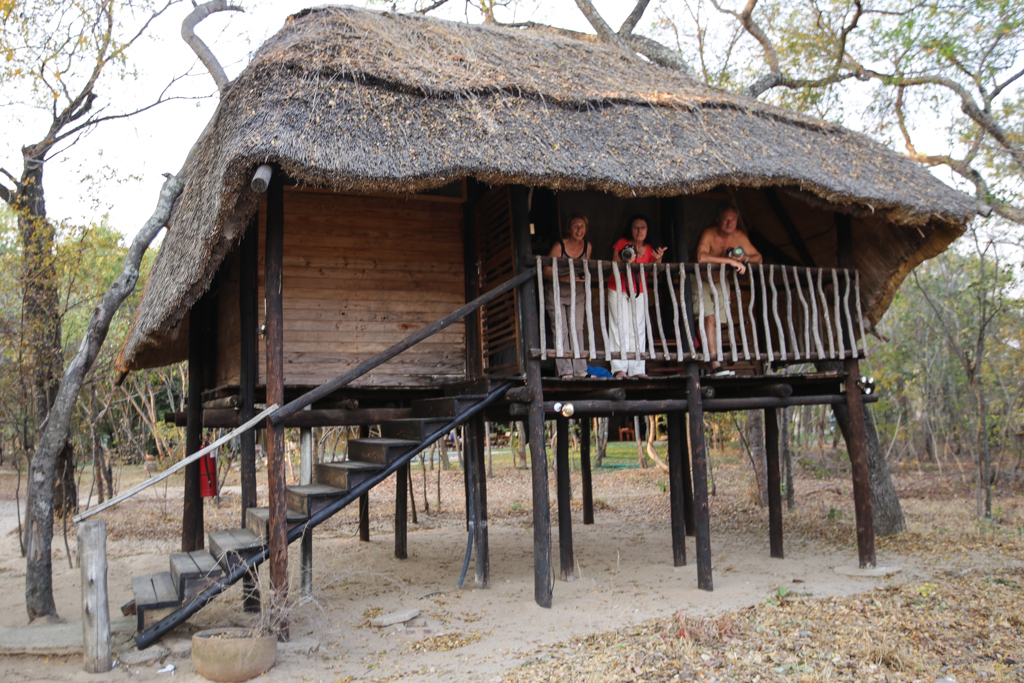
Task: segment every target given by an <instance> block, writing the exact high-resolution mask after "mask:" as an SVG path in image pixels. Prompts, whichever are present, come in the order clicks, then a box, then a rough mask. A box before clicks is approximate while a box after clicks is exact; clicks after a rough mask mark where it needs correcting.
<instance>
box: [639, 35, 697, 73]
mask: <svg viewBox="0 0 1024 683" xmlns="http://www.w3.org/2000/svg"><path fill="white" fill-rule="evenodd" d="M626 42H627V43H628V44H629V46H630V47H631V48H633V49H634V50H635V51H637V52H639V53H640V54H642V55H643V56H644V57H647V59H649V60H651V61H652V62H654V63H655V64H658V65H659V66H663V67H665V68H667V69H673V70H675V71H682V72H683V73H684V74H686V75H687V76H690V77H691V78H697V74H696V73H695V72H694V70H693V67H692V66H690V64H689V62H687V61H686V60H685V59H683V56H682V55H681V54H679V53H678V52H676V51H675V50H672V49H670V48H667V47H665V46H664V45H662V44H661V43H659V42H658V41H656V40H651V39H650V38H648V37H647V36H641V35H638V34H636V33H630V34H629V36H628V37H627V38H626Z"/></svg>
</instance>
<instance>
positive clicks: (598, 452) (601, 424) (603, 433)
mask: <svg viewBox="0 0 1024 683" xmlns="http://www.w3.org/2000/svg"><path fill="white" fill-rule="evenodd" d="M595 419H596V420H597V429H595V430H594V433H595V434H596V435H597V439H596V441H597V444H596V445H595V447H594V467H600V466H601V465H602V464H603V463H604V456H605V454H606V453H607V451H608V418H607V417H598V418H595Z"/></svg>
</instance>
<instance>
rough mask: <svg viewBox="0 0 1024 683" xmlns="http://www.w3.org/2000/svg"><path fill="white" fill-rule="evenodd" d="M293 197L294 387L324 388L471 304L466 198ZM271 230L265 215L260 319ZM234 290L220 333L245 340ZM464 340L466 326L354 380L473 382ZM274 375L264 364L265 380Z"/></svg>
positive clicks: (290, 346) (290, 303) (289, 287)
mask: <svg viewBox="0 0 1024 683" xmlns="http://www.w3.org/2000/svg"><path fill="white" fill-rule="evenodd" d="M284 203H285V231H284V232H285V235H284V292H283V297H284V321H285V328H284V354H285V364H284V367H285V384H286V385H287V386H315V385H319V384H322V383H323V382H325V381H327V380H329V379H332V378H334V377H336V376H338V375H341V374H343V373H344V372H346V371H348V370H350V369H351V368H353V367H355V366H356V365H358V364H359V363H361V362H362V361H364V360H366V359H368V358H370V357H371V356H373V355H374V354H376V353H379V352H381V351H383V350H385V349H387V348H388V347H390V346H391V345H393V344H395V343H396V342H399V341H401V340H402V339H404V338H405V337H407V336H409V335H410V334H412V333H413V332H415V331H416V330H417V329H420V328H422V327H424V326H426V325H428V324H430V323H432V322H434V321H435V320H437V319H438V318H441V317H443V316H445V315H446V314H448V313H450V312H452V311H453V310H455V309H456V308H458V307H459V306H461V305H462V304H463V303H465V275H464V268H463V248H462V203H461V201H453V200H452V199H449V198H433V197H431V198H419V197H416V198H405V197H365V196H351V195H343V194H335V193H331V192H327V191H320V190H310V189H303V188H285V202H284ZM264 230H265V224H264V221H263V212H262V211H261V219H260V250H259V251H260V263H259V266H258V268H259V288H260V289H259V301H260V302H261V303H260V306H259V312H258V317H259V320H261V321H262V319H263V315H264V312H263V304H262V301H263V247H262V244H263V235H264ZM235 281H236V282H237V276H236V278H235ZM235 291H236V294H235V295H234V302H233V303H232V304H231V305H233V306H234V310H235V313H234V318H233V320H234V321H235V322H234V325H235V326H236V327H235V331H232V332H225V330H224V329H223V326H224V325H225V324H226V321H225V320H224V319H223V318H222V323H221V325H222V329H221V332H222V334H221V335H220V338H223V337H224V335H225V334H228V335H230V337H229V338H230V339H231V340H237V338H238V333H237V316H238V314H237V289H236V290H235ZM222 309H224V307H223V305H222ZM222 313H224V314H225V315H226V314H227V311H226V310H222ZM234 344H235V350H234V355H235V358H234V359H233V360H231V359H228V358H224V363H225V364H230V365H233V366H237V365H238V361H237V353H238V351H237V341H234ZM465 344H466V342H465V327H464V325H463V324H462V323H457V324H455V325H452V326H451V327H449V328H448V329H447V330H444V331H442V332H441V333H439V334H437V335H435V336H433V337H432V338H430V339H428V340H426V341H423V342H421V343H420V344H417V345H416V346H415V347H413V348H412V349H410V350H409V351H406V352H405V353H403V354H401V355H399V356H398V357H396V358H394V359H392V360H390V361H388V362H387V363H385V364H384V365H382V366H381V367H379V368H377V369H376V370H374V371H373V372H371V373H369V374H367V375H366V376H364V377H363V378H362V379H361V380H358V381H357V382H355V383H354V384H353V386H395V387H401V386H427V385H433V384H438V383H441V382H446V381H455V380H459V379H464V378H465V376H466V362H465V358H466V348H465ZM263 346H264V345H263V343H262V341H261V342H260V358H261V359H262V358H265V357H266V355H265V349H264V348H263ZM218 366H220V364H218ZM229 374H233V375H235V377H236V381H237V370H233V371H232V372H230V373H229V372H226V371H225V372H224V373H222V374H221V378H222V379H227V378H228V375H229ZM265 378H266V375H265V368H264V367H263V364H262V363H261V367H260V379H259V382H260V384H263V383H265ZM225 383H227V382H225Z"/></svg>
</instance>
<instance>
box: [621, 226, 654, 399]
mask: <svg viewBox="0 0 1024 683" xmlns="http://www.w3.org/2000/svg"><path fill="white" fill-rule="evenodd" d="M627 247H629V249H627V250H626V253H625V254H623V249H626V248H627ZM664 254H665V247H660V248H654V247H653V246H651V245H650V244H648V243H647V219H646V218H645V217H643V216H634V217H633V218H631V219H630V220H629V225H628V228H627V234H626V236H624V237H623V238H622V239H620V240H619V241H618V242H616V243H615V246H614V247H612V260H613V261H615V262H616V263H620V264H626V263H628V264H629V265H630V267H631V270H632V272H633V294H630V287H629V283H628V281H627V279H626V269H625V267H624V265H620V266H619V269H620V270H619V279H618V281H616V279H615V275H614V274H612V276H611V277H610V278H608V317H609V328H610V329H609V330H608V334H609V336H610V337H611V338H610V339H609V340H608V345H609V347H611V351H612V374H613V375H614V376H615V377H616V379H622V378H624V377H646V376H647V374H646V370H647V368H646V363H645V362H644V361H642V360H636V355H637V352H639V354H643V353H644V352H645V351H646V350H647V325H646V318H645V316H646V315H647V286H646V283H645V282H644V281H643V279H642V278H640V277H639V270H640V269H639V268H638V267H636V266H638V264H641V263H661V257H662V256H663V255H664ZM623 256H625V258H624V257H623ZM623 351H625V352H626V360H622V352H623Z"/></svg>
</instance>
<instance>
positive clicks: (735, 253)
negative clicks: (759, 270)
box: [725, 247, 744, 259]
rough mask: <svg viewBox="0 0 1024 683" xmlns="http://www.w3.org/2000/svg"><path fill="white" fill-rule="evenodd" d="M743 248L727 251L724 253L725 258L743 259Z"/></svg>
mask: <svg viewBox="0 0 1024 683" xmlns="http://www.w3.org/2000/svg"><path fill="white" fill-rule="evenodd" d="M743 254H744V252H743V247H733V248H732V249H730V250H729V251H727V252H725V256H726V258H734V259H741V258H743Z"/></svg>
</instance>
